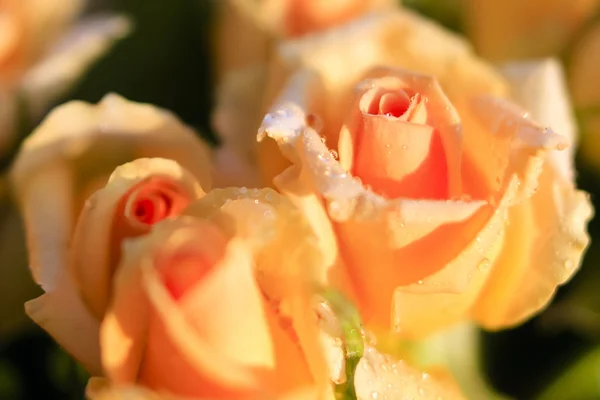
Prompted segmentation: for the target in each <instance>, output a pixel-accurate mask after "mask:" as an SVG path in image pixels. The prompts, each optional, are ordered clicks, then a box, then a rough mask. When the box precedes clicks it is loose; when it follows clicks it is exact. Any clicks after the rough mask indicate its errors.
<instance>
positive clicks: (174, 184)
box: [69, 158, 204, 319]
mask: <svg viewBox="0 0 600 400" xmlns="http://www.w3.org/2000/svg"><path fill="white" fill-rule="evenodd" d="M153 182H160V184H162V185H163V186H165V185H166V186H167V187H165V188H164V189H165V190H168V191H169V192H173V193H172V195H173V196H177V197H178V198H177V199H173V198H169V199H168V200H169V201H170V202H172V203H171V204H170V205H169V207H170V208H171V209H170V210H169V214H168V215H165V217H169V216H173V215H177V214H179V212H181V211H182V210H183V209H184V208H185V207H186V206H187V205H188V204H189V203H191V202H192V201H193V200H195V199H197V198H199V197H201V196H202V195H203V194H204V192H203V191H202V188H201V187H200V186H199V185H198V183H197V182H196V180H195V179H194V177H193V176H192V174H191V173H190V172H188V171H186V170H185V169H183V168H181V167H180V166H179V164H177V163H176V162H174V161H172V160H166V159H160V158H150V159H144V158H142V159H138V160H135V161H133V162H131V163H128V164H124V165H122V166H120V167H118V168H117V169H116V170H115V171H114V172H113V174H112V175H111V176H110V178H109V180H108V183H107V185H106V186H105V187H104V188H102V189H100V190H99V191H97V192H96V193H94V194H93V195H92V196H91V197H90V198H89V199H87V200H86V202H85V205H84V207H83V210H82V211H81V214H80V215H79V219H78V222H77V227H76V229H75V231H74V233H73V238H72V242H71V246H70V253H71V254H70V255H71V257H70V263H69V264H70V265H69V267H70V272H71V273H72V274H73V276H74V278H75V280H76V282H77V284H78V286H79V291H80V293H81V296H82V297H83V299H84V301H85V302H86V304H87V305H88V306H89V307H90V309H91V311H92V313H93V314H94V315H95V316H96V317H97V318H98V319H101V318H102V316H103V314H104V311H105V310H106V307H107V304H108V301H109V298H110V291H111V290H110V287H111V282H112V277H113V274H114V273H115V270H116V267H117V263H118V261H119V259H120V254H121V242H122V240H124V239H127V238H128V237H133V236H138V235H142V234H145V233H147V232H148V231H149V230H150V228H151V224H145V223H140V222H138V221H137V220H136V219H135V216H133V215H131V210H129V209H128V208H129V204H130V203H131V201H130V197H131V196H132V195H133V194H135V193H136V191H137V190H139V189H140V188H143V186H144V185H149V184H152V183H153ZM159 189H160V188H159ZM163 195H165V196H168V195H170V193H164V194H163ZM176 203H178V204H176Z"/></svg>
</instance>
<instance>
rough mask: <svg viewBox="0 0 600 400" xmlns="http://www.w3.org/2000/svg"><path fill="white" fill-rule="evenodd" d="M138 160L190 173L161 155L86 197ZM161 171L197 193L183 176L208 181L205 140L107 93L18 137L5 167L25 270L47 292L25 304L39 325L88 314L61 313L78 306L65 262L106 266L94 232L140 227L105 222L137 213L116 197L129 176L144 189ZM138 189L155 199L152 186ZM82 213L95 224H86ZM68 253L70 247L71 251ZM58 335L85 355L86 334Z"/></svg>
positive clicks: (105, 250) (162, 114) (106, 254)
mask: <svg viewBox="0 0 600 400" xmlns="http://www.w3.org/2000/svg"><path fill="white" fill-rule="evenodd" d="M140 157H163V158H169V159H171V160H177V162H179V163H181V165H183V166H184V168H185V169H186V170H188V171H190V172H186V173H183V172H181V171H183V170H182V169H181V167H178V166H177V167H172V166H171V165H172V164H170V163H172V162H173V161H169V160H165V161H137V162H136V163H134V164H132V165H131V166H129V167H123V168H121V169H120V170H119V171H118V173H116V175H113V179H112V181H111V182H112V184H111V188H113V189H105V191H104V192H103V193H106V194H104V195H102V196H105V197H101V198H100V199H101V202H102V203H101V204H99V205H95V203H94V202H95V201H97V197H94V198H92V199H91V200H90V201H87V202H86V200H87V198H88V197H89V196H90V195H91V194H92V193H94V192H95V191H96V190H98V189H100V188H102V187H103V186H104V185H105V184H106V183H107V181H108V180H109V176H110V174H112V173H113V170H114V169H115V168H116V167H117V166H118V165H120V164H122V163H124V162H127V161H131V160H134V159H136V158H140ZM161 173H165V174H167V175H168V177H169V179H170V180H172V179H175V180H176V181H181V180H182V182H188V183H185V185H186V186H185V187H187V188H189V189H186V190H185V191H184V193H185V194H186V196H187V194H189V193H190V192H191V193H194V196H193V197H194V198H195V197H196V194H195V193H196V192H197V191H198V190H199V189H196V188H195V186H194V185H192V184H191V183H189V182H190V180H191V179H192V178H191V177H190V176H193V177H194V178H193V179H194V182H195V181H196V180H197V181H198V182H199V185H200V186H199V187H201V188H202V189H204V190H208V189H209V188H210V180H211V178H210V160H209V153H208V148H207V146H206V145H204V144H203V143H202V142H201V141H200V140H199V139H198V138H197V136H196V134H195V133H194V132H193V131H192V130H191V129H190V128H188V127H186V126H185V125H183V124H182V123H181V122H179V121H178V120H177V118H176V117H175V116H173V115H172V114H171V113H169V112H167V111H165V110H160V109H158V108H155V107H153V106H150V105H145V104H137V103H133V102H129V101H127V100H125V99H123V98H121V97H119V96H116V95H108V96H106V97H105V98H104V99H103V100H102V101H101V102H100V103H99V104H98V105H90V104H86V103H83V102H77V101H76V102H71V103H67V104H65V105H63V106H61V107H59V108H57V109H56V110H54V111H53V112H52V113H51V114H50V115H49V116H48V117H47V118H46V119H45V120H44V121H43V122H42V124H41V125H40V126H39V127H38V129H36V131H34V132H33V133H32V134H31V135H30V136H29V137H28V138H27V139H26V140H25V141H24V142H23V145H22V147H21V149H20V151H19V153H18V154H17V157H16V159H15V161H14V164H13V166H12V169H11V171H10V179H11V182H12V185H13V188H14V192H15V196H16V200H17V203H18V205H19V207H20V209H21V212H22V214H23V219H24V224H25V230H26V236H27V247H28V250H29V263H30V268H31V271H32V273H33V276H34V279H35V280H36V282H37V283H38V284H39V285H41V286H42V288H43V289H44V291H46V294H45V295H44V296H42V297H40V298H39V299H37V300H35V301H33V302H31V303H28V304H29V305H28V306H27V309H28V313H29V314H30V316H31V317H32V318H33V319H34V320H35V321H36V322H37V323H39V324H41V325H42V326H43V327H44V328H45V329H47V330H48V331H50V332H51V333H53V330H54V329H58V328H59V326H58V325H61V324H63V322H65V321H62V322H61V318H67V320H71V321H73V322H74V323H76V321H77V319H78V318H80V317H81V318H87V319H88V320H89V321H91V319H90V318H88V317H89V315H87V313H83V312H81V313H78V312H75V311H68V310H79V311H82V310H83V309H84V307H83V304H82V302H81V301H80V300H79V299H78V298H77V297H76V296H75V293H74V292H73V290H72V285H71V283H72V282H71V279H70V275H69V274H67V273H66V271H67V270H68V269H69V268H70V267H69V265H70V263H71V261H72V262H74V263H83V265H88V262H93V263H94V265H95V268H96V267H97V268H98V269H97V270H96V269H94V270H93V271H97V273H100V272H99V271H100V269H101V268H105V269H108V270H110V269H111V268H112V267H110V266H109V265H113V264H114V262H115V256H116V255H118V249H119V244H118V243H117V244H116V246H115V245H114V243H113V244H111V242H110V241H109V240H108V239H106V237H104V236H102V235H104V234H106V232H107V231H110V230H111V229H117V230H118V231H121V230H124V231H125V232H124V233H121V235H126V236H129V235H138V234H141V233H145V230H144V229H145V228H143V226H140V225H139V224H138V225H135V224H134V226H131V227H129V225H127V224H125V226H111V225H110V223H111V221H112V218H111V217H110V216H111V213H113V214H114V213H116V214H117V215H121V216H123V214H124V213H128V215H131V213H134V215H133V217H136V215H137V214H135V212H137V211H135V210H132V209H131V208H130V207H131V205H127V204H121V205H120V209H119V208H118V206H119V205H118V200H120V198H119V196H124V195H125V194H126V193H127V190H129V186H130V185H132V184H133V183H134V181H135V182H137V184H141V185H143V187H140V188H138V189H144V190H145V188H146V187H147V186H148V183H150V184H154V183H155V182H146V181H144V180H143V179H145V178H144V177H152V176H154V175H156V174H159V176H160V174H161ZM169 174H170V175H169ZM158 183H159V185H158V187H156V188H152V190H154V189H158V192H160V193H166V194H167V195H168V196H170V194H173V195H178V194H179V192H177V191H176V192H175V193H173V192H170V190H171V188H170V186H168V185H167V187H164V186H161V185H162V183H161V182H158ZM190 185H191V186H190ZM195 185H197V184H195ZM192 187H194V188H192ZM107 190H108V191H109V192H108V193H107V192H106V191H107ZM131 190H134V188H131ZM138 194H140V193H139V190H138V191H134V192H132V195H138ZM141 195H142V197H144V196H146V197H148V196H149V197H148V198H149V200H151V201H154V200H153V196H154V192H152V191H151V192H146V193H141ZM159 200H160V199H159ZM82 210H83V214H82V217H83V218H84V219H83V220H81V218H80V221H79V227H78V228H77V229H76V224H77V221H78V217H79V216H80V214H81V213H82ZM98 213H100V214H98ZM119 213H120V214H119ZM88 217H89V218H91V221H95V222H86V221H87V219H86V218H88ZM98 221H99V222H98ZM151 222H152V221H151ZM90 224H93V226H94V228H93V229H91V228H90ZM74 244H76V247H73V245H74ZM90 248H91V249H92V251H93V252H94V258H93V261H90V260H89V259H86V258H85V257H83V258H79V257H80V256H78V254H77V251H79V250H80V249H82V250H83V249H90ZM111 248H112V250H111ZM71 251H74V252H75V254H74V255H73V256H71V255H70V252H71ZM71 257H73V259H71ZM116 261H118V257H116ZM74 268H75V267H74ZM86 272H90V271H87V270H86V268H83V267H82V272H81V274H80V275H81V276H80V277H81V279H87V275H85V273H86ZM91 273H94V272H91ZM65 279H66V280H65ZM93 279H95V278H93ZM106 284H107V282H106V281H104V284H103V283H100V282H95V283H94V284H93V285H92V286H94V288H95V289H97V290H107V288H106ZM67 322H68V321H67ZM92 325H93V324H92V323H90V325H89V326H92ZM64 333H65V334H66V335H67V337H64V338H59V339H58V340H59V342H61V344H62V345H63V346H65V347H66V348H68V349H70V348H71V347H75V348H76V349H74V350H72V352H73V353H75V355H76V356H77V357H78V358H85V357H84V356H83V355H82V354H80V352H87V350H86V349H87V346H79V344H78V341H77V340H76V339H81V340H88V338H86V335H84V334H83V333H81V332H77V331H69V330H68V329H66V330H64ZM71 336H74V338H71ZM71 339H73V340H71ZM90 340H93V339H90ZM63 341H68V342H70V343H64V342H63ZM96 347H97V346H96Z"/></svg>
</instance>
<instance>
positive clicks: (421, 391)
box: [419, 388, 425, 396]
mask: <svg viewBox="0 0 600 400" xmlns="http://www.w3.org/2000/svg"><path fill="white" fill-rule="evenodd" d="M419 394H420V395H421V396H424V395H425V390H424V389H423V388H419Z"/></svg>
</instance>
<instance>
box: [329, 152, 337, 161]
mask: <svg viewBox="0 0 600 400" xmlns="http://www.w3.org/2000/svg"><path fill="white" fill-rule="evenodd" d="M329 154H331V157H333V158H334V159H336V160H337V158H338V153H337V151H335V150H329Z"/></svg>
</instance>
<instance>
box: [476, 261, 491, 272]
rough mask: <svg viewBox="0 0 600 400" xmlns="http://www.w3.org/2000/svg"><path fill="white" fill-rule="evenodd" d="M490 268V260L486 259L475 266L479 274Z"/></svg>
mask: <svg viewBox="0 0 600 400" xmlns="http://www.w3.org/2000/svg"><path fill="white" fill-rule="evenodd" d="M489 268H490V260H489V259H488V258H484V259H483V260H481V261H480V262H479V264H478V265H477V269H478V270H479V271H481V272H485V271H487V270H488V269H489Z"/></svg>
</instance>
